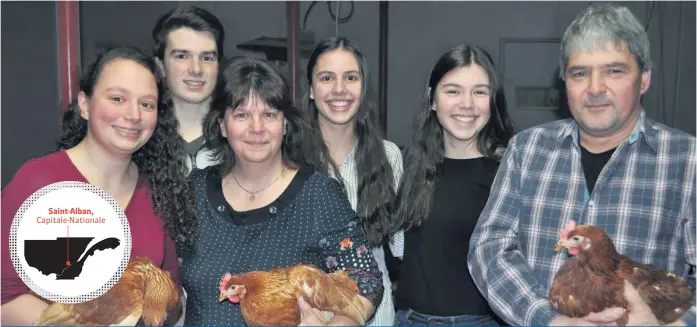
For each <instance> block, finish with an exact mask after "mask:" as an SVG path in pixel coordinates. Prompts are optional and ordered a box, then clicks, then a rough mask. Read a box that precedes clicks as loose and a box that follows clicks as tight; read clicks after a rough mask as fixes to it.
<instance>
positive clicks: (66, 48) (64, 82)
mask: <svg viewBox="0 0 697 327" xmlns="http://www.w3.org/2000/svg"><path fill="white" fill-rule="evenodd" d="M79 15H80V8H79V3H78V2H77V1H58V2H56V31H57V32H58V33H57V40H56V41H57V46H58V78H59V81H58V85H59V88H60V89H59V94H58V97H59V102H60V103H59V105H60V112H61V115H63V111H65V109H66V108H67V107H68V105H69V104H70V102H71V101H72V100H73V98H76V97H77V93H78V92H79V83H80V71H79V68H80V29H79Z"/></svg>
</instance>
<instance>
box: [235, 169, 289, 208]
mask: <svg viewBox="0 0 697 327" xmlns="http://www.w3.org/2000/svg"><path fill="white" fill-rule="evenodd" d="M285 170H286V168H285V167H284V168H282V169H281V173H280V174H279V175H278V177H276V179H274V180H273V181H271V183H269V184H268V185H266V186H264V188H262V189H261V190H258V191H255V192H252V191H250V190H248V189H246V188H244V186H242V184H240V182H239V181H238V180H237V176H235V172H233V173H232V179H234V180H235V183H237V185H238V186H239V187H240V188H241V189H243V190H244V191H245V192H247V193H249V201H254V199H256V196H254V195H255V194H257V193H259V192H261V191H263V190H265V189H267V188H269V186H271V185H273V183H275V182H276V181H277V180H278V179H279V178H281V176H283V172H284V171H285Z"/></svg>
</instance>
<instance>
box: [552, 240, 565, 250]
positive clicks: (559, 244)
mask: <svg viewBox="0 0 697 327" xmlns="http://www.w3.org/2000/svg"><path fill="white" fill-rule="evenodd" d="M563 248H564V242H563V241H559V242H558V243H557V245H555V246H554V252H559V250H561V249H563Z"/></svg>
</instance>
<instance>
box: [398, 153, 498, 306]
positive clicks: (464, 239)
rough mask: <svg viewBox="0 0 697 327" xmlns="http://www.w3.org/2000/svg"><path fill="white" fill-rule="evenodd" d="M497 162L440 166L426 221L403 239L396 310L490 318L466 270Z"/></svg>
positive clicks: (466, 161) (448, 162)
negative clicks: (474, 235)
mask: <svg viewBox="0 0 697 327" xmlns="http://www.w3.org/2000/svg"><path fill="white" fill-rule="evenodd" d="M497 169H498V162H496V161H494V160H492V159H488V158H475V159H449V158H445V159H444V161H443V162H442V163H441V164H440V165H439V166H438V175H437V176H438V177H437V181H436V187H435V191H434V197H433V202H432V203H433V205H432V207H431V211H430V214H429V216H428V217H427V219H426V220H425V221H424V222H423V223H422V224H421V226H419V227H412V228H411V229H409V230H407V231H406V232H405V235H404V239H405V245H404V246H405V249H404V258H403V264H402V267H401V269H400V278H399V282H398V286H397V296H396V307H397V309H412V310H415V311H417V312H420V313H423V314H429V315H436V316H458V315H485V314H491V311H490V309H489V306H488V304H487V302H486V299H484V297H482V295H481V294H480V293H479V290H478V289H477V287H476V285H475V284H474V282H473V281H472V278H471V277H470V274H469V270H468V269H467V252H468V251H469V240H470V237H471V235H472V232H473V230H474V227H475V225H476V223H477V219H478V218H479V214H480V213H481V212H482V209H483V208H484V205H485V204H486V201H487V199H488V197H489V189H490V188H491V184H492V182H493V180H494V177H495V176H496V171H497Z"/></svg>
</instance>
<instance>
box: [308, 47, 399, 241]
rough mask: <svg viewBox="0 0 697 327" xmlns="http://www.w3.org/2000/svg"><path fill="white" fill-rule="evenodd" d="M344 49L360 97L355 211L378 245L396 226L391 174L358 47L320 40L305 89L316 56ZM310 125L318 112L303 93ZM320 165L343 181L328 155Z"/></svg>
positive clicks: (310, 60)
mask: <svg viewBox="0 0 697 327" xmlns="http://www.w3.org/2000/svg"><path fill="white" fill-rule="evenodd" d="M335 49H344V50H346V51H349V52H351V53H352V54H353V55H354V57H355V58H356V61H357V62H358V66H359V68H360V75H361V99H360V103H359V105H358V111H357V112H356V118H355V119H356V125H355V130H354V132H355V134H356V136H357V138H358V144H357V145H356V151H355V157H356V174H357V176H358V194H357V197H358V201H357V202H358V203H357V205H356V213H357V214H358V216H359V217H360V219H361V221H362V223H363V229H364V231H365V234H366V236H367V238H368V243H369V244H370V245H371V246H379V245H382V244H383V243H384V241H385V240H386V239H387V238H388V237H389V236H390V235H391V234H393V233H394V232H395V231H396V230H397V229H398V227H399V224H398V222H396V221H394V219H393V217H392V215H390V208H389V207H390V206H391V205H392V204H393V203H394V201H395V198H396V194H395V190H394V185H395V181H394V173H393V171H392V166H390V163H389V161H388V160H387V155H386V154H385V148H384V146H383V135H382V130H381V128H380V126H379V125H378V110H377V106H376V103H375V101H374V99H373V97H372V93H371V91H370V87H369V86H368V81H369V80H370V77H369V74H368V73H369V71H368V63H367V61H366V59H365V57H364V56H363V54H362V53H361V51H360V49H359V48H358V46H357V45H356V44H355V43H354V42H353V41H352V40H350V39H348V38H345V37H330V38H327V39H325V40H323V41H322V42H320V43H319V44H318V45H317V46H316V47H315V50H314V51H313V52H312V54H311V55H310V59H309V61H308V64H307V72H306V74H307V83H308V88H307V91H308V92H309V90H310V88H311V87H312V76H313V72H314V69H315V65H316V64H317V60H318V59H319V57H320V56H321V55H322V54H324V53H326V52H327V51H332V50H335ZM304 101H306V105H305V106H304V107H305V108H307V110H308V115H309V116H310V118H311V119H312V126H313V127H314V128H315V129H317V130H319V120H318V111H317V106H316V105H315V102H314V101H312V100H311V99H310V97H309V94H306V95H305V97H304ZM317 137H319V138H320V139H318V140H317V141H315V143H324V140H323V139H321V137H322V135H321V134H318V135H317ZM322 159H323V161H324V165H325V166H326V167H331V168H332V169H334V172H335V176H336V177H337V179H339V181H340V182H342V183H343V181H342V179H341V175H340V174H339V170H338V169H337V166H336V163H334V162H332V160H331V156H324V157H323V158H322Z"/></svg>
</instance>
